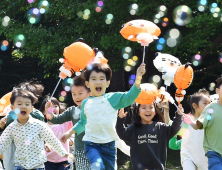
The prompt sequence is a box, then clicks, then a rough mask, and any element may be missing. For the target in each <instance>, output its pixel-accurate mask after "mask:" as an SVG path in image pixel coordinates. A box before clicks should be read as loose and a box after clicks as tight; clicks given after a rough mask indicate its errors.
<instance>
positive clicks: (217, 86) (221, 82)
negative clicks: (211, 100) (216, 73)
mask: <svg viewBox="0 0 222 170" xmlns="http://www.w3.org/2000/svg"><path fill="white" fill-rule="evenodd" d="M216 82H217V85H216V88H218V89H219V88H220V86H221V84H222V76H221V77H220V78H218V79H217V80H216Z"/></svg>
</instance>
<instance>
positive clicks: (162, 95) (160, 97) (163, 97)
mask: <svg viewBox="0 0 222 170" xmlns="http://www.w3.org/2000/svg"><path fill="white" fill-rule="evenodd" d="M168 101H169V102H170V103H172V104H173V103H174V102H175V101H174V99H173V98H172V97H171V95H170V93H168V92H166V91H165V87H161V88H160V90H159V91H158V94H157V96H156V102H157V103H159V102H168Z"/></svg>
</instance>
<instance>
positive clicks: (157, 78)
mask: <svg viewBox="0 0 222 170" xmlns="http://www.w3.org/2000/svg"><path fill="white" fill-rule="evenodd" d="M153 81H154V82H155V83H159V82H160V76H158V75H155V76H153Z"/></svg>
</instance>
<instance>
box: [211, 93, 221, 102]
mask: <svg viewBox="0 0 222 170" xmlns="http://www.w3.org/2000/svg"><path fill="white" fill-rule="evenodd" d="M210 101H211V102H212V103H217V102H218V101H219V95H218V94H213V95H210Z"/></svg>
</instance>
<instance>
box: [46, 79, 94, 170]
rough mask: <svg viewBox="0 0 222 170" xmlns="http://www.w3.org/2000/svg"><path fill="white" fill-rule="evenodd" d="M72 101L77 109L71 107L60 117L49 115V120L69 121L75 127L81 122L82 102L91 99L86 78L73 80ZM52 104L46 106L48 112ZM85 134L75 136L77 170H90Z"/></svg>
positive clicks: (56, 122) (55, 122)
mask: <svg viewBox="0 0 222 170" xmlns="http://www.w3.org/2000/svg"><path fill="white" fill-rule="evenodd" d="M71 93H72V99H73V101H74V103H75V104H76V105H77V107H75V106H72V107H69V108H68V109H67V110H66V111H65V112H63V113H62V114H59V115H51V116H52V117H50V114H47V119H48V120H49V121H50V122H51V123H53V124H63V123H65V122H68V121H72V123H73V125H75V124H76V123H77V122H78V121H79V120H80V107H81V105H82V101H83V100H84V99H86V98H88V97H89V94H90V90H89V89H88V88H87V87H86V85H85V78H84V77H83V76H76V77H75V78H74V79H73V86H72V88H71ZM49 105H50V102H48V103H47V104H46V110H48V108H49ZM84 134H85V133H82V134H80V135H78V136H75V142H74V143H75V153H74V156H75V166H76V170H81V169H84V170H89V169H90V164H89V161H88V159H87V158H86V155H85V151H84V142H83V141H82V138H83V136H84Z"/></svg>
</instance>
